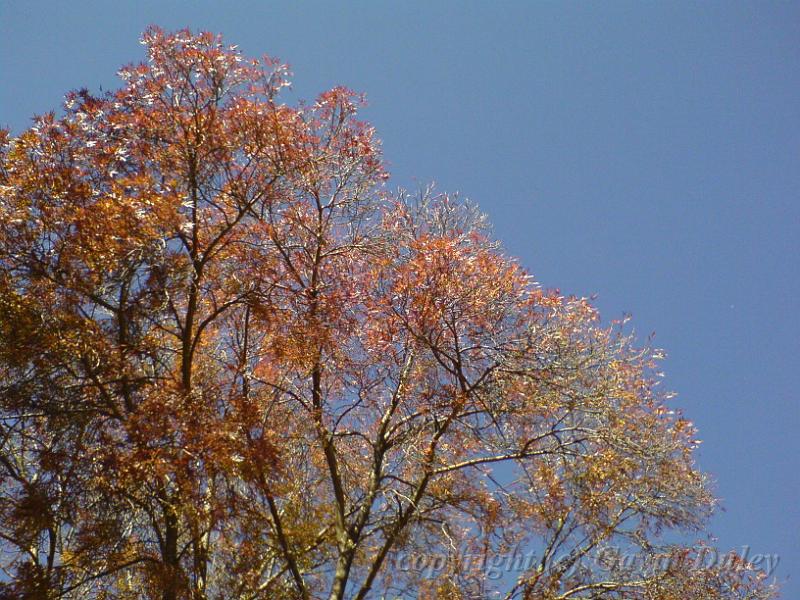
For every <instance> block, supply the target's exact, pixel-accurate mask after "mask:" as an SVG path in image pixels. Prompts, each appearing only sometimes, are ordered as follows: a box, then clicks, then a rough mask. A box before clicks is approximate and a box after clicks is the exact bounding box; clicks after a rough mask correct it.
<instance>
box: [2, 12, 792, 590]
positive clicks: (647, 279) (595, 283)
mask: <svg viewBox="0 0 800 600" xmlns="http://www.w3.org/2000/svg"><path fill="white" fill-rule="evenodd" d="M151 23H155V24H158V25H161V26H163V27H165V28H169V29H172V28H179V27H184V26H189V27H191V28H193V29H198V28H199V29H207V30H211V31H214V32H219V33H222V34H223V35H224V36H225V37H226V39H227V40H228V41H229V42H231V43H236V44H239V45H240V46H241V47H242V49H243V50H244V52H245V53H247V54H253V55H260V54H262V53H269V54H271V55H275V56H278V57H280V58H282V59H283V60H285V61H287V62H289V63H291V65H292V67H293V70H294V72H295V77H294V81H295V86H294V93H296V95H297V96H301V97H309V96H313V95H315V94H316V93H317V92H319V91H322V90H323V89H325V88H327V87H330V86H333V85H336V84H344V85H347V86H349V87H352V88H354V89H357V90H359V91H363V92H365V93H366V94H367V95H368V98H369V100H370V107H369V109H368V110H367V111H366V116H367V118H368V119H369V120H371V121H372V122H373V123H374V124H375V125H376V126H377V128H378V131H379V134H380V136H381V137H382V139H383V140H384V150H385V155H386V158H387V159H388V161H389V163H390V169H391V171H392V173H393V175H394V182H395V184H401V185H404V186H407V187H415V186H417V185H419V184H423V183H426V182H428V181H431V180H435V181H436V182H437V183H438V185H439V187H440V189H443V190H448V191H459V192H461V193H462V194H463V195H465V196H468V197H470V198H472V199H474V200H475V201H477V202H478V203H479V204H480V205H481V207H482V208H483V209H484V210H485V211H487V212H488V213H489V215H490V217H491V219H492V221H493V222H494V224H495V233H496V235H497V237H499V238H500V239H502V240H503V241H504V242H505V244H506V247H507V248H508V249H509V251H510V252H511V253H512V254H515V255H517V256H519V257H521V259H522V261H523V263H524V264H525V265H526V266H527V267H529V268H530V269H531V271H532V272H533V273H534V274H535V275H536V276H537V279H538V280H539V281H541V282H542V283H543V284H545V285H547V286H552V287H558V288H560V289H561V290H563V291H564V292H569V293H575V294H579V295H588V294H592V293H597V294H599V299H598V304H599V306H600V307H601V309H602V310H603V312H604V315H605V316H606V317H607V318H616V317H618V316H620V314H621V313H622V312H630V313H632V314H633V316H634V323H635V324H636V327H637V330H638V331H639V332H640V333H641V335H642V337H645V336H646V335H647V334H649V333H650V332H651V331H655V332H656V343H657V345H659V346H661V347H663V348H665V349H666V350H667V352H668V354H669V356H670V358H669V360H668V361H667V363H666V365H665V369H666V371H667V383H668V386H669V387H670V388H671V389H674V390H676V391H677V392H678V394H679V395H678V398H677V399H676V401H675V403H676V404H677V405H680V406H682V407H684V408H685V410H686V413H687V415H688V416H689V417H690V418H692V419H694V421H695V422H696V423H697V424H698V426H699V427H700V430H701V437H702V438H703V440H704V441H705V443H704V444H703V446H702V452H701V456H700V459H701V466H702V467H703V468H704V469H705V470H707V471H709V472H711V473H712V474H713V475H714V476H715V478H716V480H717V482H718V484H717V493H718V495H720V496H721V497H722V498H723V499H724V506H725V507H726V509H727V510H726V511H725V512H722V513H720V514H719V515H718V516H717V517H716V518H715V519H714V521H713V523H712V529H713V530H714V531H715V532H716V533H717V535H718V537H719V544H720V545H721V546H722V547H723V548H733V547H736V548H741V546H742V545H745V544H746V545H749V546H750V547H751V548H752V551H753V552H760V553H765V552H766V553H778V554H780V555H781V563H780V565H779V567H778V570H777V575H778V576H779V577H780V578H787V577H791V576H792V575H794V576H795V577H800V504H799V501H798V498H799V497H800V485H798V481H800V476H799V475H798V471H800V452H799V450H800V436H798V435H797V433H798V430H800V418H799V417H800V411H798V393H797V388H798V386H797V380H798V376H799V375H800V352H799V351H800V318H798V314H800V300H799V298H800V283H799V282H798V276H800V258H799V257H800V237H798V230H799V227H798V226H799V225H800V204H799V203H798V200H800V3H798V2H794V3H767V2H758V3H755V2H752V3H740V2H732V1H726V2H712V3H708V2H704V3H694V2H693V3H678V2H669V3H667V2H659V3H655V2H639V3H633V2H606V3H580V4H577V3H534V2H521V1H520V2H488V1H486V2H481V3H477V2H438V3H430V2H422V1H420V2H404V3H393V4H388V3H387V4H381V3H377V4H373V3H366V2H364V3H348V4H343V3H332V2H331V3H327V2H325V3H322V2H319V3H317V2H306V3H298V4H295V3H289V2H286V3H279V2H274V3H270V2H237V3H234V2H231V3H227V2H200V3H179V2H169V1H164V2H152V1H144V2H142V1H139V2H128V3H117V2H76V1H71V2H50V3H47V2H34V1H25V2H22V1H17V2H10V1H9V0H0V76H1V78H0V123H3V124H5V125H8V126H10V127H11V128H12V129H13V130H14V131H16V132H19V131H20V130H21V129H22V128H24V127H25V126H26V125H27V124H28V122H29V120H28V119H29V117H30V116H31V115H32V114H34V113H37V112H44V111H47V110H50V109H53V108H57V107H58V105H59V103H60V101H61V97H62V95H63V93H64V92H65V91H67V90H68V89H71V88H76V87H81V86H86V87H88V88H89V89H91V90H97V89H98V88H99V86H101V85H102V86H103V88H104V89H109V88H113V87H115V86H116V85H117V80H116V77H115V73H116V70H117V68H118V67H119V66H120V65H122V64H123V63H127V62H131V61H134V60H140V59H141V58H142V48H141V46H139V45H138V36H139V34H140V33H141V31H142V30H143V29H144V28H145V27H146V26H147V25H148V24H151ZM784 589H785V594H784V597H785V598H789V599H791V598H798V597H800V581H797V580H791V579H790V581H789V582H788V583H787V584H786V586H785V588H784Z"/></svg>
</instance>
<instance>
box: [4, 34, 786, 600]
mask: <svg viewBox="0 0 800 600" xmlns="http://www.w3.org/2000/svg"><path fill="white" fill-rule="evenodd" d="M142 41H143V44H144V46H145V48H146V50H147V56H148V61H147V62H146V63H144V64H137V65H132V66H127V67H124V68H123V69H122V70H121V71H120V76H121V78H122V85H121V87H120V88H119V89H118V90H116V91H112V92H107V93H105V94H104V95H93V94H91V93H89V92H88V91H86V90H80V91H77V92H73V93H70V94H69V95H68V96H67V98H66V102H65V105H64V109H63V114H61V115H60V116H56V114H55V113H51V114H47V115H43V116H39V117H37V118H36V119H35V121H34V124H33V126H32V127H30V128H29V129H28V130H26V131H24V132H22V133H20V134H19V135H16V136H12V135H11V133H10V132H3V133H2V135H1V136H0V550H1V552H0V567H2V569H3V571H4V573H5V575H4V576H3V577H2V578H0V590H2V591H0V597H7V598H31V599H42V600H51V599H55V598H75V599H78V598H87V599H89V598H91V599H95V598H96V599H119V600H124V599H134V598H142V599H159V600H179V599H190V598H191V599H193V600H210V599H225V600H228V599H236V600H258V599H262V598H263V599H268V598H275V599H279V598H287V599H288V598H292V599H294V598H301V599H311V598H330V599H332V600H336V599H344V598H353V599H358V600H362V599H366V598H396V597H397V598H403V597H420V598H448V599H457V598H484V597H486V598H488V597H495V596H494V595H493V594H495V592H497V597H501V598H502V597H506V598H520V599H521V598H527V599H550V600H554V599H566V598H574V599H577V598H597V599H599V598H609V599H613V598H626V599H634V600H635V599H641V600H655V599H657V600H670V599H676V600H677V599H680V600H687V599H692V598H694V599H697V600H700V599H703V600H707V599H715V598H717V599H745V598H748V599H761V598H768V597H772V594H773V590H772V588H771V587H770V586H768V585H767V584H766V582H765V578H764V577H763V574H761V573H759V572H758V571H757V570H755V569H754V568H753V567H752V566H750V565H748V564H747V563H746V561H745V560H744V558H742V557H735V556H733V555H731V557H730V560H729V561H728V562H727V563H725V564H722V563H715V564H710V563H709V562H707V561H704V560H701V559H702V557H703V552H704V549H705V547H704V546H703V545H696V546H692V545H688V546H685V545H681V544H677V543H674V542H669V541H668V540H669V539H670V535H669V533H670V532H679V533H680V534H681V536H684V537H685V536H686V535H687V533H688V534H693V535H698V534H699V535H702V532H703V529H704V527H705V523H706V519H707V517H708V516H709V514H710V513H711V511H712V510H713V508H714V506H715V503H716V501H715V499H714V497H713V495H712V493H711V492H710V491H709V489H708V488H709V486H708V481H707V477H706V476H705V475H704V474H703V473H701V472H700V471H699V470H698V469H697V467H696V465H695V463H694V458H693V452H694V449H695V447H696V445H697V443H698V442H697V440H696V439H695V438H696V433H695V430H694V428H693V427H692V424H691V423H690V422H689V421H687V420H686V419H684V418H683V417H682V415H681V414H680V413H679V412H677V411H675V410H673V409H671V408H670V407H669V406H668V404H667V397H666V394H664V393H662V392H660V391H659V390H660V388H659V387H658V386H657V384H658V381H659V375H658V372H657V370H656V368H655V363H656V361H657V360H658V359H659V358H660V354H659V353H658V351H656V350H654V349H651V348H647V347H645V348H640V347H638V346H637V345H636V344H635V343H634V340H633V339H632V338H631V335H630V334H628V333H627V330H626V328H625V324H624V323H613V324H611V325H604V324H603V323H601V321H600V319H599V317H598V314H597V311H596V310H595V308H593V306H592V305H591V303H590V301H588V300H587V299H584V298H575V297H566V296H563V295H562V294H560V293H559V292H558V291H555V290H546V289H543V288H542V287H541V286H539V285H538V284H537V283H536V282H535V281H534V280H533V279H532V277H531V275H529V274H528V272H527V271H526V270H525V269H524V268H523V267H522V266H520V265H519V264H518V263H517V262H516V261H515V260H513V259H512V258H510V257H508V256H506V254H505V253H504V252H503V250H502V248H501V247H500V245H499V244H498V243H497V242H496V241H495V240H494V239H493V238H492V236H491V234H490V232H489V230H488V225H487V223H486V219H485V217H484V216H483V215H482V214H481V213H480V212H478V211H477V210H476V209H475V208H474V207H473V206H471V205H470V204H468V203H465V202H462V201H460V200H458V199H457V198H453V197H448V196H447V195H444V194H437V193H434V192H433V191H432V190H427V191H423V192H420V193H418V194H408V193H405V192H392V191H390V190H389V188H388V186H387V184H386V181H387V178H388V175H387V172H386V170H385V169H384V166H383V162H382V158H381V152H380V146H379V143H378V141H377V139H376V137H375V134H374V131H373V129H372V127H371V126H369V125H368V124H367V123H365V122H363V121H361V120H359V118H358V114H357V113H358V109H359V107H360V105H361V103H362V100H361V98H360V96H358V95H357V94H355V93H353V92H352V91H350V90H348V89H345V88H341V87H339V88H334V89H332V90H330V91H327V92H325V93H323V94H321V95H320V96H319V97H318V98H317V99H316V100H315V101H314V102H310V103H301V104H299V105H298V106H290V105H288V104H286V103H284V101H283V100H282V98H281V94H280V92H281V90H282V89H283V88H284V87H286V86H287V85H288V71H287V69H286V67H285V66H284V65H282V64H280V63H278V62H276V61H274V60H272V59H270V58H264V59H261V60H250V59H248V58H245V57H244V56H242V55H241V53H240V52H239V51H238V50H237V48H236V47H235V46H229V45H226V44H224V43H223V41H222V40H221V38H219V37H217V36H214V35H211V34H209V33H200V34H194V33H192V32H190V31H188V30H184V31H178V32H175V33H167V32H164V31H162V30H160V29H158V28H151V29H149V30H148V31H146V32H145V34H144V35H143V38H142ZM522 550H526V551H529V552H532V553H533V554H532V555H533V556H535V560H533V561H530V562H529V563H528V564H526V565H524V566H523V567H521V568H517V569H512V570H511V571H509V572H508V573H505V574H504V575H503V576H502V577H494V576H490V574H488V573H487V570H486V568H485V566H486V565H487V564H490V562H491V561H492V560H493V557H498V556H505V555H509V554H513V553H515V552H520V551H522ZM612 551H613V552H615V553H628V554H631V555H634V554H635V555H637V556H639V557H641V558H643V559H653V560H655V559H665V557H666V559H665V560H662V562H663V565H662V567H660V568H657V569H647V568H644V567H643V565H644V564H645V563H646V562H647V561H646V560H642V561H640V562H626V561H621V560H608V558H609V557H610V556H612V554H610V552H612ZM613 555H614V556H616V555H617V554H613ZM419 557H427V559H426V560H427V561H428V562H426V563H425V565H424V566H425V568H408V567H409V565H411V566H413V565H414V564H417V566H420V565H422V563H421V562H420V560H419ZM475 557H480V558H481V560H471V559H474V558H475ZM434 559H435V560H434ZM434 563H435V566H436V568H435V569H434V568H432V567H431V565H433V564H434ZM3 594H5V595H4V596H3Z"/></svg>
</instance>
